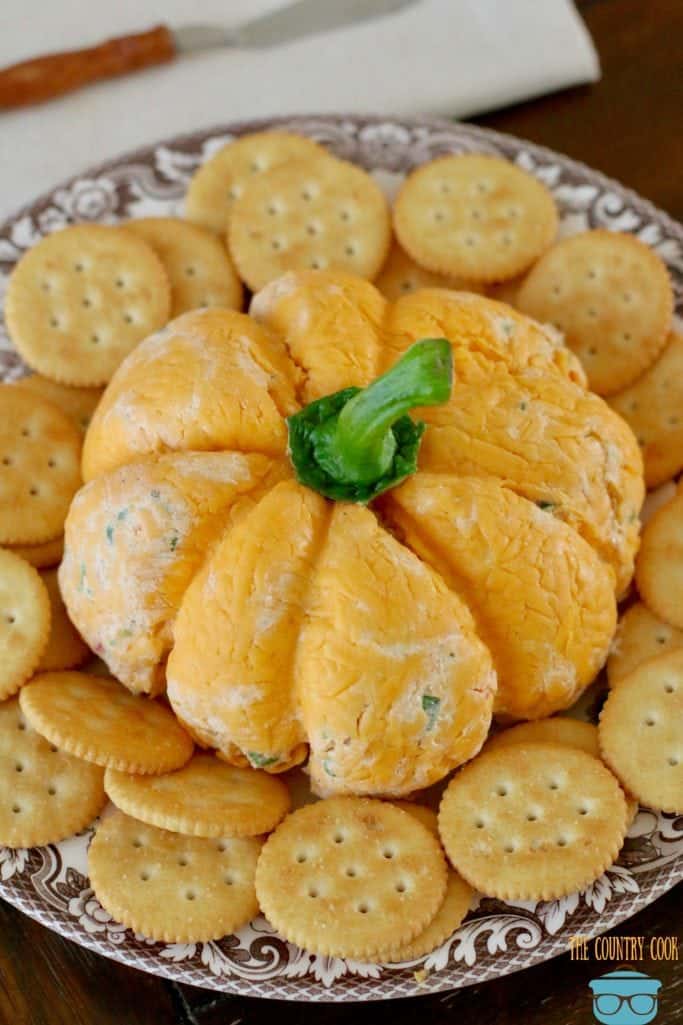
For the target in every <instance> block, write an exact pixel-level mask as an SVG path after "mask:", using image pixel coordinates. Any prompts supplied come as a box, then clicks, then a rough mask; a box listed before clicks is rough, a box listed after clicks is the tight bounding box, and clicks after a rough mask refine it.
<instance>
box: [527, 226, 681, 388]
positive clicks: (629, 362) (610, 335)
mask: <svg viewBox="0 0 683 1025" xmlns="http://www.w3.org/2000/svg"><path fill="white" fill-rule="evenodd" d="M517 307H518V309H520V310H522V312H523V313H526V314H528V315H529V316H530V317H535V319H536V320H541V321H548V322H549V323H551V324H554V326H555V327H556V328H557V329H558V330H559V331H562V332H563V333H564V336H565V341H566V343H567V345H568V346H569V348H570V349H571V350H572V351H573V352H574V353H575V354H576V355H577V356H578V357H579V359H580V360H581V362H582V363H583V366H584V369H585V371H586V373H587V375H588V382H589V385H590V387H591V388H592V390H593V391H596V392H598V394H599V395H613V394H615V392H619V391H621V390H622V389H623V388H626V387H627V386H628V385H630V384H631V383H632V382H633V381H635V379H636V378H637V377H638V376H639V375H640V374H642V373H643V371H645V370H647V368H648V367H649V366H650V364H651V363H653V361H654V360H655V359H656V358H657V356H658V355H659V353H660V352H661V350H662V348H663V347H664V344H665V342H666V337H667V334H668V332H669V328H670V326H671V316H672V312H673V292H672V289H671V282H670V280H669V274H668V272H667V269H666V267H665V265H664V263H663V261H662V260H661V258H660V257H659V256H658V255H657V253H655V252H654V250H652V249H650V247H649V246H647V245H645V243H644V242H640V241H639V240H638V239H637V238H635V237H634V236H633V235H627V234H623V233H621V232H615V231H605V230H597V231H586V232H583V233H581V234H579V235H572V236H570V237H569V238H564V239H562V240H561V241H560V242H558V243H557V244H556V245H554V246H553V247H552V249H550V250H548V252H547V253H546V254H545V255H544V256H543V257H541V259H540V260H539V261H538V263H537V264H536V266H535V267H534V268H533V270H532V271H531V272H530V273H529V275H528V277H527V278H526V281H525V282H524V284H523V285H522V288H521V289H520V291H519V293H518V295H517Z"/></svg>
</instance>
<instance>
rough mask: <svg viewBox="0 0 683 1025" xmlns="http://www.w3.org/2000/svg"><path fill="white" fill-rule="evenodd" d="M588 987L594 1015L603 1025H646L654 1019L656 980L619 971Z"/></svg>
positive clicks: (655, 1012)
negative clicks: (591, 997)
mask: <svg viewBox="0 0 683 1025" xmlns="http://www.w3.org/2000/svg"><path fill="white" fill-rule="evenodd" d="M589 985H590V988H591V990H592V992H593V1014H594V1016H595V1019H596V1021H599V1022H602V1023H603V1025H647V1022H650V1021H654V1019H655V1018H656V1017H657V1011H658V1009H659V1001H658V993H659V990H660V988H661V985H662V984H661V982H660V981H659V979H652V978H651V977H650V976H649V975H644V974H643V972H633V971H627V970H624V969H622V970H620V971H616V972H608V973H607V974H606V975H601V976H600V978H599V979H593V980H592V982H590V983H589Z"/></svg>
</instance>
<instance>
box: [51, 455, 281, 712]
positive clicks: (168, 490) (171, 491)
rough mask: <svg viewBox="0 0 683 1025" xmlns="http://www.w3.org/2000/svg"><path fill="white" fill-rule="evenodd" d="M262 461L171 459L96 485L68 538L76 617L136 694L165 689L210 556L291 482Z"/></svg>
mask: <svg viewBox="0 0 683 1025" xmlns="http://www.w3.org/2000/svg"><path fill="white" fill-rule="evenodd" d="M286 472H287V470H286V467H285V465H284V463H281V464H275V463H274V462H273V460H271V459H268V458H267V457H266V456H262V455H245V454H243V453H241V452H194V453H171V454H168V455H165V456H161V457H159V458H157V459H147V460H145V461H142V462H137V463H131V464H130V465H128V466H125V467H121V468H119V469H118V470H114V471H113V472H112V473H109V474H105V475H103V476H102V477H98V478H97V479H96V480H94V481H91V482H90V483H89V484H87V485H86V486H85V487H84V488H82V489H81V491H80V492H79V493H78V495H77V496H76V498H75V500H74V502H73V504H72V506H71V510H70V512H69V516H68V519H67V522H66V528H65V549H64V559H63V561H62V564H61V567H60V571H59V581H60V587H61V590H62V595H63V597H64V601H65V604H66V606H67V609H68V611H69V615H70V617H71V619H72V620H73V622H74V623H75V624H76V626H77V627H78V629H79V631H80V632H81V634H82V635H83V637H84V638H85V639H86V640H87V642H88V644H89V646H90V647H91V648H92V649H93V651H95V652H97V654H99V655H100V657H101V658H102V659H103V660H104V661H105V662H106V663H107V665H108V666H109V669H110V670H111V672H112V673H113V674H114V675H115V676H116V677H117V679H119V680H120V681H121V682H122V683H124V684H126V686H127V687H129V688H130V689H131V690H132V691H135V692H140V693H147V694H156V693H158V692H159V691H161V690H163V687H164V662H165V657H166V655H167V654H168V652H169V650H170V647H171V644H172V629H173V620H174V618H175V614H176V612H177V610H178V607H179V605H180V602H181V600H182V597H183V594H184V593H185V589H186V587H187V586H188V584H189V583H190V581H191V580H192V577H193V576H194V574H195V572H196V571H197V569H198V568H199V566H200V565H201V563H202V561H203V559H204V557H205V555H206V551H207V548H208V547H209V546H210V545H211V544H212V542H213V541H214V540H215V539H216V538H217V536H218V535H219V534H220V532H221V531H222V530H223V529H224V528H225V526H226V524H228V523H230V522H232V521H233V520H235V519H236V518H237V517H238V516H239V515H240V514H241V513H242V512H243V511H245V510H246V509H248V508H249V506H250V505H253V504H254V502H255V500H256V496H258V495H259V494H262V493H263V492H264V490H267V489H268V488H269V487H270V486H272V484H273V483H274V481H275V480H277V479H278V478H279V477H280V476H281V475H282V474H283V473H286Z"/></svg>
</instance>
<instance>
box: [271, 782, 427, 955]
mask: <svg viewBox="0 0 683 1025" xmlns="http://www.w3.org/2000/svg"><path fill="white" fill-rule="evenodd" d="M446 885H447V870H446V862H445V859H444V856H443V853H442V851H441V849H440V847H439V844H438V842H437V840H436V838H435V837H434V836H433V835H432V834H431V833H430V832H429V830H428V829H426V828H425V827H424V826H423V825H422V824H421V823H420V822H418V821H417V820H415V819H413V818H412V817H411V816H410V815H408V814H406V813H405V812H404V811H401V810H400V809H398V808H394V807H392V805H390V804H388V803H386V802H383V801H377V800H372V799H368V798H357V797H335V798H330V799H328V800H324V801H318V802H317V803H316V804H309V805H306V806H305V807H303V808H299V809H298V810H297V811H295V812H293V813H292V814H291V815H288V816H287V818H286V819H285V820H284V821H283V822H282V823H281V824H280V825H279V826H278V827H277V829H276V830H275V832H274V833H272V834H271V836H270V837H269V838H268V840H267V841H266V843H265V845H264V847H263V850H262V852H261V856H260V858H259V862H258V866H257V869H256V894H257V896H258V900H259V904H260V905H261V909H262V911H263V913H264V914H265V916H266V918H267V919H268V921H269V922H271V924H272V925H274V926H275V928H276V929H277V930H278V932H280V933H281V935H282V936H284V937H285V939H288V940H290V941H291V942H293V943H297V944H298V945H299V946H300V947H303V948H305V949H306V950H310V951H311V952H313V953H318V954H323V955H327V956H330V957H350V958H357V959H368V958H371V957H373V956H375V955H377V954H378V953H379V952H380V951H383V950H384V951H386V950H388V949H389V948H390V947H391V948H394V947H395V946H399V945H402V944H403V943H408V942H409V941H410V940H412V939H414V937H415V936H417V934H418V933H420V932H421V931H422V930H423V929H424V928H425V927H426V926H427V925H428V923H429V922H430V921H431V920H432V919H433V918H434V916H435V915H436V914H437V912H438V910H439V907H440V906H441V904H442V902H443V899H444V896H445V893H446Z"/></svg>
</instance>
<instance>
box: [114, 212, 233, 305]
mask: <svg viewBox="0 0 683 1025" xmlns="http://www.w3.org/2000/svg"><path fill="white" fill-rule="evenodd" d="M126 230H127V231H132V232H133V234H134V235H137V236H138V237H139V238H141V239H142V240H143V241H144V242H146V243H147V244H148V245H149V246H151V247H152V249H153V250H154V252H155V253H156V254H157V256H158V257H159V259H160V260H161V262H162V263H163V265H164V269H165V271H166V273H167V275H168V280H169V282H170V285H171V317H179V316H180V314H181V313H187V311H188V310H195V309H198V308H199V307H203V306H221V307H223V308H224V309H229V310H239V309H240V308H241V306H242V282H241V281H240V279H239V277H238V276H237V272H236V271H235V268H234V267H233V265H232V260H231V259H230V257H229V256H228V252H227V250H226V248H225V245H224V243H223V242H222V241H221V240H220V239H217V238H216V236H215V235H214V234H213V232H211V231H209V230H208V229H207V228H200V227H198V226H197V225H196V224H190V223H189V222H188V221H181V220H180V219H179V218H176V217H145V218H142V219H141V220H139V221H128V222H127V223H126Z"/></svg>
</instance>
